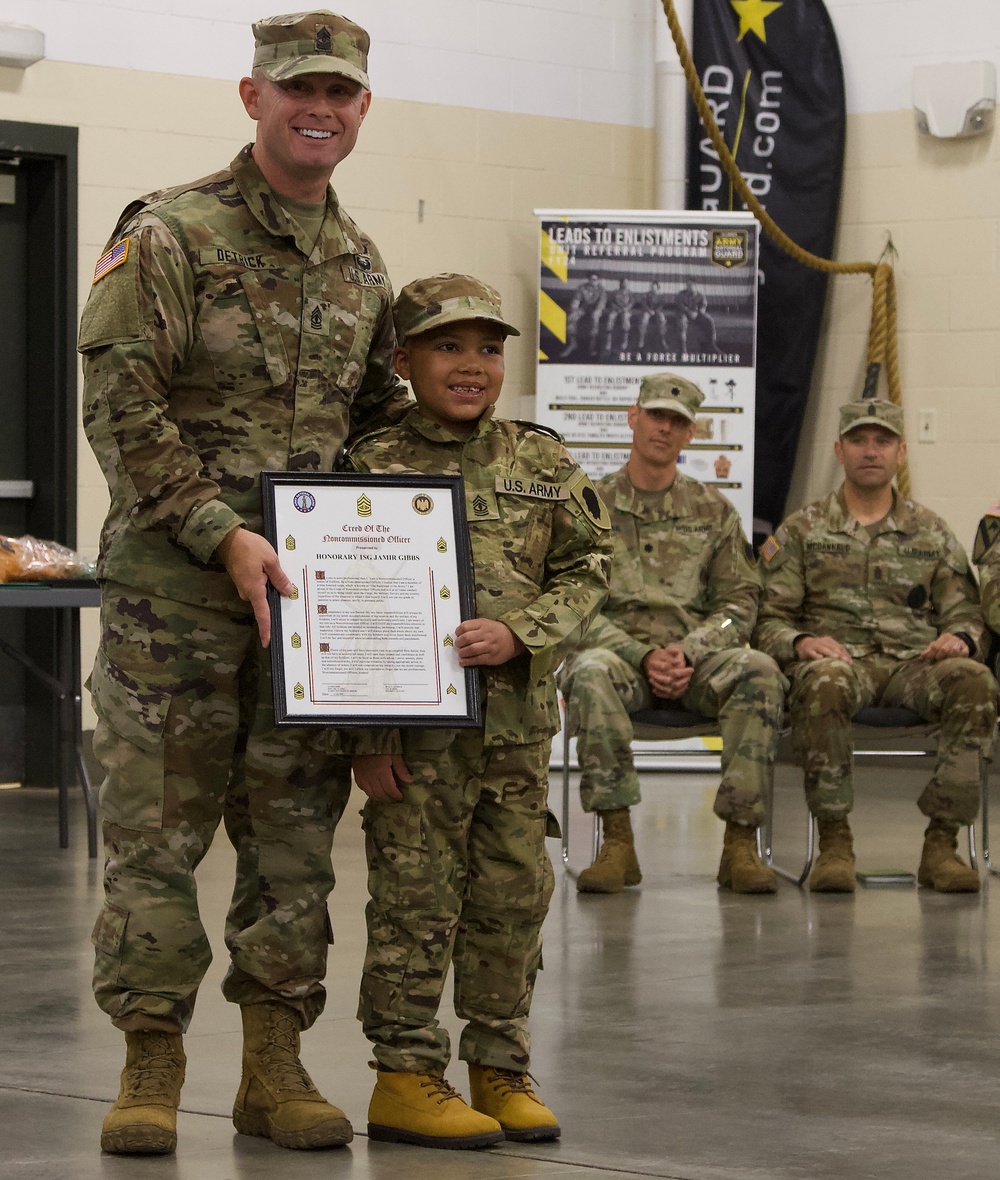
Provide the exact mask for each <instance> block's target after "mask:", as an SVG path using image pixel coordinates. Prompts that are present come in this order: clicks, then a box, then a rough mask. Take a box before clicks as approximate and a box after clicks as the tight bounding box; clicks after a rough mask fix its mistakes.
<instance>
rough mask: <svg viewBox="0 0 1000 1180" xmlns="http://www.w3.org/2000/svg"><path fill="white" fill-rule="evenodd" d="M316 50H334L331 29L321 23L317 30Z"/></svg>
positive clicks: (328, 51) (322, 51) (330, 51)
mask: <svg viewBox="0 0 1000 1180" xmlns="http://www.w3.org/2000/svg"><path fill="white" fill-rule="evenodd" d="M316 52H317V53H332V52H333V37H332V36H331V35H330V30H329V29H328V28H327V27H326V25H321V26H320V27H319V28H318V29H317V30H316Z"/></svg>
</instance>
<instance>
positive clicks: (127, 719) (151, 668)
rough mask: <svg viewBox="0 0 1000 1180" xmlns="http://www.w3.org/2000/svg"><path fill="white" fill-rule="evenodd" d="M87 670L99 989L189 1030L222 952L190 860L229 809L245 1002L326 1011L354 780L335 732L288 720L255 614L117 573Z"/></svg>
mask: <svg viewBox="0 0 1000 1180" xmlns="http://www.w3.org/2000/svg"><path fill="white" fill-rule="evenodd" d="M101 625H102V635H101V648H100V651H99V653H98V657H97V664H96V666H95V668H94V672H93V675H92V676H91V679H90V689H91V692H92V694H93V699H94V707H95V709H96V710H97V714H98V718H99V720H98V725H97V729H96V731H95V734H94V752H95V754H96V755H97V757H98V758H99V759H100V762H101V765H102V766H103V768H104V772H105V776H106V777H105V779H104V783H103V785H102V787H101V808H102V811H103V818H104V844H105V873H104V891H105V903H104V908H103V910H102V911H101V914H100V916H99V918H98V920H97V925H96V926H95V929H94V946H95V948H96V963H95V969H94V991H95V994H96V996H97V1002H98V1003H99V1004H100V1006H101V1007H102V1008H103V1009H104V1011H105V1012H107V1013H108V1014H109V1015H110V1016H111V1018H112V1020H113V1022H114V1023H115V1024H116V1025H117V1026H118V1027H119V1028H121V1029H123V1030H125V1031H133V1030H136V1029H163V1030H165V1031H168V1032H177V1031H184V1030H185V1029H186V1028H187V1026H188V1023H189V1022H190V1019H191V1013H192V1009H193V1007H194V1003H195V997H196V995H197V991H198V987H199V984H200V983H201V981H202V978H203V977H204V974H205V971H206V970H207V968H208V965H209V963H210V962H211V959H212V952H211V950H210V947H209V942H208V938H207V936H206V933H205V929H204V927H203V925H202V922H201V919H200V917H199V913H198V901H197V893H196V888H195V877H194V871H195V869H196V868H197V866H198V864H199V862H200V861H201V860H202V858H203V857H204V855H205V853H206V852H207V851H208V848H209V845H210V844H211V842H212V838H213V836H214V834H215V831H216V829H217V827H218V825H219V821H220V819H224V821H225V828H226V832H227V834H228V836H229V839H230V841H231V843H232V844H233V847H234V848H235V849H236V882H235V888H234V891H233V896H232V902H231V905H230V909H229V914H228V917H227V920H226V929H225V941H226V946H227V947H228V948H229V954H230V966H229V970H228V973H227V975H226V978H225V981H224V983H223V992H224V994H225V996H226V998H227V999H228V1000H230V1001H232V1002H233V1003H237V1004H252V1003H258V1002H261V1001H264V1000H279V1001H280V1002H281V1003H284V1004H286V1005H288V1006H290V1007H293V1008H295V1009H296V1010H297V1011H298V1012H299V1013H300V1015H301V1017H302V1021H303V1026H304V1027H307V1026H308V1025H310V1024H311V1023H312V1022H313V1021H314V1020H315V1019H316V1017H317V1016H318V1015H319V1013H320V1012H321V1011H322V1009H323V1003H324V999H325V992H324V990H323V987H322V985H321V983H320V980H321V979H322V978H323V976H324V974H325V972H326V954H327V946H328V944H329V942H330V931H329V920H328V917H327V910H326V899H327V896H328V894H329V893H330V890H331V889H332V888H333V885H334V876H333V870H332V866H331V863H330V848H331V844H332V840H333V831H334V827H335V826H336V823H337V820H338V819H339V818H340V815H341V813H342V811H343V809H344V805H345V803H346V800H347V796H348V794H349V792H350V769H349V763H348V761H347V759H346V758H342V757H337V756H335V755H331V753H330V750H331V748H333V747H332V744H331V743H332V741H333V740H334V739H333V738H332V737H331V734H330V733H329V732H328V731H325V730H323V729H317V728H315V727H306V726H295V727H288V728H285V727H282V728H281V729H277V728H276V727H275V724H274V711H273V704H272V697H271V684H270V660H269V657H268V654H267V653H266V652H265V651H263V650H262V649H261V647H260V643H259V641H258V638H257V631H256V628H255V627H254V625H253V620H252V618H247V617H241V616H230V615H227V614H225V613H223V612H219V611H213V610H207V609H204V608H201V607H195V606H190V605H188V604H186V603H179V602H174V601H171V600H166V599H161V598H156V597H153V596H150V595H144V594H141V593H140V592H138V591H135V590H132V589H130V588H128V587H122V586H115V585H108V586H106V587H105V589H104V595H103V602H102V607H101Z"/></svg>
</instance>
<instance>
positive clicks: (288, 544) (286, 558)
mask: <svg viewBox="0 0 1000 1180" xmlns="http://www.w3.org/2000/svg"><path fill="white" fill-rule="evenodd" d="M261 489H262V493H263V499H264V531H265V534H266V536H267V539H268V540H269V541H270V542H271V544H272V545H273V546H274V548H275V550H276V551H277V553H278V556H279V558H280V559H281V565H282V568H283V569H284V571H285V573H286V574H287V575H288V577H289V578H290V579H291V581H292V583H293V584H294V586H295V590H294V593H293V594H292V596H291V597H290V598H283V597H281V596H280V595H279V594H278V593H277V591H275V590H273V589H269V590H268V594H269V596H270V606H271V627H272V636H271V662H272V668H273V672H274V708H275V719H276V721H277V724H278V725H335V726H386V725H393V726H395V725H427V726H439V727H443V728H448V729H452V728H459V727H472V726H478V725H480V724H481V709H480V699H479V680H478V676H477V674H476V669H475V668H461V667H459V663H458V653H457V651H456V648H455V628H456V627H457V626H458V624H459V623H460V622H461V621H462V620H463V619H469V618H472V617H473V616H474V614H475V594H474V583H473V574H472V550H471V547H470V544H469V534H468V525H467V523H466V518H465V493H464V491H463V485H462V478H461V476H458V475H368V474H366V475H353V474H326V473H322V474H320V473H317V474H312V473H308V474H306V473H300V474H296V473H293V472H280V473H279V472H269V471H265V472H263V473H262V474H261Z"/></svg>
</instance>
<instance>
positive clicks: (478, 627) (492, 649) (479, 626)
mask: <svg viewBox="0 0 1000 1180" xmlns="http://www.w3.org/2000/svg"><path fill="white" fill-rule="evenodd" d="M455 638H456V640H457V641H458V644H457V650H458V662H459V664H460V665H461V666H462V667H463V668H475V667H477V666H479V665H481V664H486V665H489V666H491V667H495V666H496V665H497V664H506V663H507V661H508V660H512V659H513V658H514V657H515V656H519V655H520V654H521V652H523V651H525V650H527V649H526V648H525V646H524V644H523V643H522V642H521V641H520V639H518V637H517V636H516V635H515V634H514V632H513V631H511V629H510V628H509V627H508V626H507V625H506V624H505V623H498V622H497V621H496V620H495V619H466V621H465V622H464V623H459V625H458V626H457V627H456V628H455Z"/></svg>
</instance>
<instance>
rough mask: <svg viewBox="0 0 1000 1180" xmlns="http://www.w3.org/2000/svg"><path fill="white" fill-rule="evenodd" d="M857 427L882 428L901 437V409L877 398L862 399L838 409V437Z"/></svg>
mask: <svg viewBox="0 0 1000 1180" xmlns="http://www.w3.org/2000/svg"><path fill="white" fill-rule="evenodd" d="M858 426H884V427H885V428H886V430H891V431H892V433H893V434H898V435H899V437H900V438H902V437H903V407H902V406H897V405H896V404H895V403H894V402H888V401H885V400H884V399H883V398H878V397H863V398H860V399H859V400H858V401H856V402H848V403H847V404H846V405H844V406H841V407H840V437H841V438H843V437H844V435H845V434H847V432H848V431H849V430H854V429H855V428H856V427H858Z"/></svg>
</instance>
